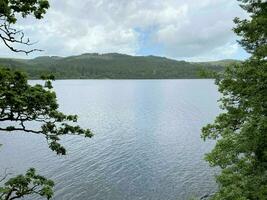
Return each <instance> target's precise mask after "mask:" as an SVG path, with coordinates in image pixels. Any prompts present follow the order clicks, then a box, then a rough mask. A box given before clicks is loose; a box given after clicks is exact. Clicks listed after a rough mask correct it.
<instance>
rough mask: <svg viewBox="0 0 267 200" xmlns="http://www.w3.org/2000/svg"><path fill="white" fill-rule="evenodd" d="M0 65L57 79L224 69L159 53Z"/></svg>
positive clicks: (175, 74)
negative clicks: (50, 74) (53, 76)
mask: <svg viewBox="0 0 267 200" xmlns="http://www.w3.org/2000/svg"><path fill="white" fill-rule="evenodd" d="M0 64H1V65H3V66H6V67H9V68H12V69H18V70H24V71H26V72H27V73H28V75H29V77H30V78H33V79H36V78H39V77H40V75H41V74H44V73H53V74H54V75H55V77H56V78H58V79H74V78H82V79H83V78H84V79H86V78H94V79H98V78H102V79H103V78H110V79H116V78H117V79H118V78H119V79H148V78H150V79H163V78H201V77H200V76H199V71H200V70H202V69H204V70H209V71H215V72H219V71H223V69H224V67H223V66H221V65H217V64H207V63H189V62H185V61H176V60H171V59H167V58H164V57H156V56H129V55H123V54H115V53H109V54H83V55H79V56H70V57H66V58H63V57H38V58H35V59H30V60H22V59H0Z"/></svg>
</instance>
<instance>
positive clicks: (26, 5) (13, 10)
mask: <svg viewBox="0 0 267 200" xmlns="http://www.w3.org/2000/svg"><path fill="white" fill-rule="evenodd" d="M48 8H49V3H48V1H47V0H0V17H5V19H6V21H7V22H8V23H10V24H15V23H16V21H17V17H18V16H17V15H20V16H22V17H26V16H28V15H33V16H34V17H35V18H36V19H41V18H42V17H43V15H44V14H45V13H46V10H47V9H48Z"/></svg>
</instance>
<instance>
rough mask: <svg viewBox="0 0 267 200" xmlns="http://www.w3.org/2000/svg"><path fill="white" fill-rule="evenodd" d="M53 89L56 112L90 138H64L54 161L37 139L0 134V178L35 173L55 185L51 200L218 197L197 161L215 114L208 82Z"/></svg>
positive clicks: (69, 84)
mask: <svg viewBox="0 0 267 200" xmlns="http://www.w3.org/2000/svg"><path fill="white" fill-rule="evenodd" d="M54 88H55V90H56V92H57V96H58V101H59V104H60V110H62V111H64V112H66V113H68V114H73V113H74V114H75V113H76V114H78V115H79V123H80V124H81V125H82V126H83V127H85V128H86V127H89V128H91V130H92V131H93V132H94V133H95V136H94V137H93V138H92V139H85V138H83V137H77V136H66V137H63V140H62V143H63V144H64V145H65V147H66V148H67V150H68V155H66V156H57V155H55V153H54V152H52V151H51V150H49V149H48V146H47V143H46V141H45V139H44V138H43V137H41V136H38V135H29V134H23V133H13V134H6V133H3V132H0V143H1V144H3V146H2V147H1V148H0V170H1V172H3V170H4V169H5V168H8V169H9V171H10V172H13V173H14V175H15V174H17V173H23V172H25V170H26V169H28V168H30V167H35V168H36V169H37V170H38V172H40V173H41V174H42V175H45V176H46V177H48V178H51V179H53V180H54V181H55V182H56V187H55V196H54V199H55V200H69V199H73V200H74V199H75V200H86V199H92V200H137V199H138V200H177V199H178V200H179V199H182V200H183V199H188V198H190V197H193V196H194V197H201V196H203V195H205V194H209V193H212V192H214V191H215V190H216V184H215V182H214V180H213V174H214V169H211V168H209V166H208V164H207V163H206V162H205V161H203V155H204V154H205V152H208V151H209V150H210V149H211V148H212V146H213V143H212V142H205V143H204V142H203V141H202V140H201V138H200V129H201V127H202V126H204V125H205V124H206V123H208V122H212V120H213V119H214V117H215V116H216V115H217V114H218V112H219V108H218V105H217V99H218V98H219V94H218V92H217V89H216V86H215V85H214V84H213V81H212V80H62V81H56V82H55V83H54ZM26 199H27V198H26ZM33 199H39V198H33Z"/></svg>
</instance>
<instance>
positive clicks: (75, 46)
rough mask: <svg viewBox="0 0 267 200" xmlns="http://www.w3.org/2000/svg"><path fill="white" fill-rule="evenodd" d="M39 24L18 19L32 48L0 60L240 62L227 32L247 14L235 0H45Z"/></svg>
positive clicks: (3, 53)
mask: <svg viewBox="0 0 267 200" xmlns="http://www.w3.org/2000/svg"><path fill="white" fill-rule="evenodd" d="M49 2H50V8H49V10H48V12H47V14H46V15H45V17H44V18H43V19H42V20H34V19H33V18H31V17H30V18H27V19H19V20H18V23H17V28H19V29H22V30H23V31H24V32H25V35H27V36H28V37H29V38H30V39H31V41H33V42H37V43H36V44H35V45H34V46H33V47H34V48H39V49H42V50H44V51H42V52H35V53H31V54H30V55H28V56H26V55H24V54H22V53H19V54H18V53H12V52H11V51H10V50H8V49H7V48H6V47H5V46H4V45H3V44H2V43H0V57H17V58H33V57H37V56H47V55H48V56H70V55H78V54H82V53H111V52H117V53H123V54H129V55H144V56H146V55H155V56H164V57H168V58H173V59H176V60H186V61H211V60H220V59H245V58H247V57H248V56H249V55H248V54H247V53H246V52H245V51H244V50H243V49H242V48H241V47H240V46H239V45H238V43H237V40H238V38H237V36H236V35H235V34H234V32H233V31H232V28H233V27H234V23H233V19H234V18H235V17H240V18H246V17H247V14H246V13H245V12H244V11H243V10H242V9H241V8H240V7H239V5H238V1H236V0H153V1H152V0H75V1H74V0H50V1H49Z"/></svg>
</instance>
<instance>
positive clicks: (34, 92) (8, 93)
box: [0, 69, 92, 155]
mask: <svg viewBox="0 0 267 200" xmlns="http://www.w3.org/2000/svg"><path fill="white" fill-rule="evenodd" d="M44 78H47V77H44ZM49 78H53V77H49ZM51 89H52V84H51V80H46V81H45V86H42V85H40V84H37V85H34V86H31V85H29V84H28V83H27V77H26V75H25V74H24V73H22V72H19V71H11V70H9V69H0V121H1V122H6V121H7V122H9V123H11V122H13V123H14V125H13V126H10V125H8V126H4V127H3V125H4V124H3V123H1V126H0V130H1V131H24V132H30V133H36V134H42V135H44V136H45V138H46V139H47V141H48V143H49V147H50V149H52V150H53V151H55V152H56V153H58V154H63V155H64V154H66V150H65V148H64V147H63V146H61V145H60V144H59V143H58V141H59V140H60V138H59V137H60V136H61V135H66V134H72V135H74V134H77V135H84V136H85V137H92V132H91V131H90V130H89V129H82V128H81V127H79V126H74V125H70V124H68V122H77V116H76V115H65V114H63V113H62V112H59V111H58V104H57V100H56V94H55V92H53V91H52V90H51ZM27 122H32V123H36V124H37V125H36V126H37V127H38V128H37V129H30V128H27V126H26V124H25V123H27Z"/></svg>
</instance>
